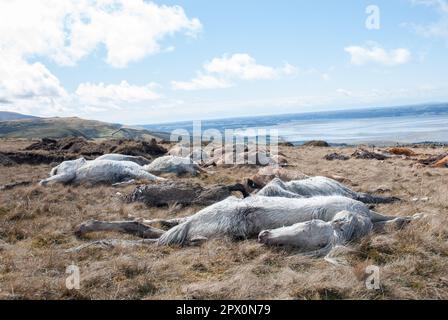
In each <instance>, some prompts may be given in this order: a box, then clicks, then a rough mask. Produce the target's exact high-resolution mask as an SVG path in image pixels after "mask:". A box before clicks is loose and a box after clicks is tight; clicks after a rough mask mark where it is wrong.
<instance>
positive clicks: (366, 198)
mask: <svg viewBox="0 0 448 320" xmlns="http://www.w3.org/2000/svg"><path fill="white" fill-rule="evenodd" d="M354 198H355V200H358V201H360V202H363V203H392V202H396V201H400V199H399V198H397V197H382V196H376V195H372V194H368V193H362V192H360V193H356V196H355V197H354Z"/></svg>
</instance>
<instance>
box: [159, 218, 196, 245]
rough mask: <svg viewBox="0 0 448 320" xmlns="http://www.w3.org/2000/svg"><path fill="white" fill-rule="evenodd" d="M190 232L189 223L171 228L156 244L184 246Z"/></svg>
mask: <svg viewBox="0 0 448 320" xmlns="http://www.w3.org/2000/svg"><path fill="white" fill-rule="evenodd" d="M189 230H190V222H184V223H182V224H179V225H177V226H175V227H174V228H171V229H170V230H168V231H167V232H165V233H164V234H163V235H162V236H161V237H160V238H159V241H158V242H157V244H158V245H162V246H170V245H180V246H182V245H184V244H185V242H186V241H187V237H188V231H189Z"/></svg>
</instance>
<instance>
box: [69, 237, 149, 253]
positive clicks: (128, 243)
mask: <svg viewBox="0 0 448 320" xmlns="http://www.w3.org/2000/svg"><path fill="white" fill-rule="evenodd" d="M155 243H157V239H143V240H117V239H111V240H99V241H92V242H89V243H86V244H82V245H80V246H78V247H75V248H71V249H68V250H66V251H65V252H67V253H78V252H80V251H82V250H84V249H87V248H101V249H109V248H115V247H118V246H121V247H135V246H143V245H151V244H155Z"/></svg>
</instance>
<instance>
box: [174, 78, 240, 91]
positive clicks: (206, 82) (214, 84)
mask: <svg viewBox="0 0 448 320" xmlns="http://www.w3.org/2000/svg"><path fill="white" fill-rule="evenodd" d="M171 85H172V87H173V89H174V90H185V91H194V90H208V89H224V88H229V87H231V86H233V84H232V83H230V82H228V81H227V80H225V79H220V78H217V77H214V76H210V75H204V74H198V76H197V77H196V78H193V79H191V81H185V82H183V81H172V82H171Z"/></svg>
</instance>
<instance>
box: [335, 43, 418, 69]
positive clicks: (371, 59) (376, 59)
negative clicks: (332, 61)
mask: <svg viewBox="0 0 448 320" xmlns="http://www.w3.org/2000/svg"><path fill="white" fill-rule="evenodd" d="M344 50H345V51H346V52H348V53H349V54H350V56H351V63H352V64H354V65H359V66H361V65H365V64H368V63H377V64H381V65H385V66H396V65H401V64H406V63H408V62H409V61H410V60H411V52H410V51H409V50H408V49H405V48H398V49H393V50H389V51H387V50H385V49H383V48H381V47H379V46H369V47H361V46H350V47H346V48H344Z"/></svg>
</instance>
